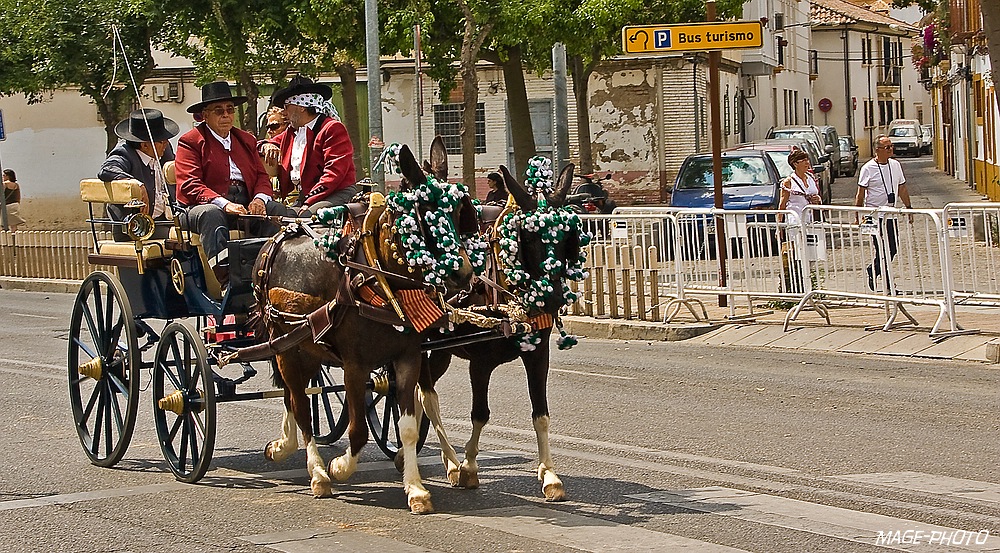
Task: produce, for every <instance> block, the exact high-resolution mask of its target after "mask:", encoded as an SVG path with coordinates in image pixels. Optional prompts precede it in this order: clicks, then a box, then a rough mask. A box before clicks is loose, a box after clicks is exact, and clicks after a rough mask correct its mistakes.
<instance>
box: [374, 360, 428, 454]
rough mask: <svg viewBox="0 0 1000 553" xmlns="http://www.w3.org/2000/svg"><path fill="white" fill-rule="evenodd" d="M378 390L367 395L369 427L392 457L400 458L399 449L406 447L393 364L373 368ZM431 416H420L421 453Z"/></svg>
mask: <svg viewBox="0 0 1000 553" xmlns="http://www.w3.org/2000/svg"><path fill="white" fill-rule="evenodd" d="M372 381H373V382H374V383H375V386H374V390H368V392H367V394H366V395H365V405H366V407H367V414H368V428H369V429H370V430H371V431H372V438H373V439H374V440H375V443H376V444H378V447H379V449H381V450H382V453H385V455H386V456H387V457H388V458H390V459H395V458H396V452H398V451H399V449H400V448H401V447H402V446H403V441H402V440H400V438H399V415H400V413H399V402H397V401H396V375H395V371H394V370H393V368H392V365H385V366H382V367H379V368H377V369H375V370H374V371H372ZM428 428H430V419H428V418H427V417H420V437H419V438H417V453H419V452H420V449H421V448H422V447H424V440H426V439H427V430H428Z"/></svg>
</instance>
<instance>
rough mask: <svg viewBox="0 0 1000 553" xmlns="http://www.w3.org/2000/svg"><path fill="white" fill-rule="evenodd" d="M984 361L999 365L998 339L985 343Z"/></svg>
mask: <svg viewBox="0 0 1000 553" xmlns="http://www.w3.org/2000/svg"><path fill="white" fill-rule="evenodd" d="M986 360H987V361H989V362H990V363H1000V338H994V339H993V340H990V341H989V342H986Z"/></svg>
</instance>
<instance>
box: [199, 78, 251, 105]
mask: <svg viewBox="0 0 1000 553" xmlns="http://www.w3.org/2000/svg"><path fill="white" fill-rule="evenodd" d="M226 101H228V102H232V103H234V104H236V105H240V104H243V103H246V101H247V97H246V96H233V91H232V90H229V83H227V82H226V81H215V82H214V83H208V84H207V85H205V86H203V87H201V101H200V102H198V103H197V104H191V105H190V106H188V108H187V112H188V113H198V112H200V111H202V110H204V109H205V106H207V105H208V104H211V103H213V102H226Z"/></svg>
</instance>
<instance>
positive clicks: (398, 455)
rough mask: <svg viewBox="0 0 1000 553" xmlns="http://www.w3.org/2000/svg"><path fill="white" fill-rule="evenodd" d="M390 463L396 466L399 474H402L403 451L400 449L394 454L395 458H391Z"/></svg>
mask: <svg viewBox="0 0 1000 553" xmlns="http://www.w3.org/2000/svg"><path fill="white" fill-rule="evenodd" d="M392 463H393V464H394V465H396V470H397V471H399V474H403V450H402V449H400V450H399V451H397V452H396V456H395V457H393V458H392Z"/></svg>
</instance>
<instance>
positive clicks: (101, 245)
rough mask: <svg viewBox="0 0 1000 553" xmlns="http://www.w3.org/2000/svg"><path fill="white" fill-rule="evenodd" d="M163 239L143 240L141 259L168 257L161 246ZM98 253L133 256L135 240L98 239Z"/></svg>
mask: <svg viewBox="0 0 1000 553" xmlns="http://www.w3.org/2000/svg"><path fill="white" fill-rule="evenodd" d="M163 242H164V241H163V240H145V241H144V242H143V243H142V257H143V259H159V258H161V257H169V253H168V252H167V249H166V248H165V247H164V246H163ZM97 254H98V255H113V256H118V257H131V258H134V257H135V242H115V241H113V240H99V241H98V242H97Z"/></svg>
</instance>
